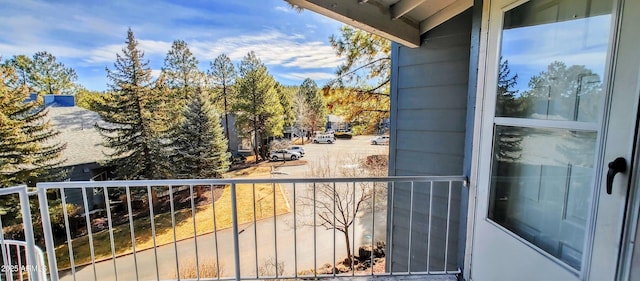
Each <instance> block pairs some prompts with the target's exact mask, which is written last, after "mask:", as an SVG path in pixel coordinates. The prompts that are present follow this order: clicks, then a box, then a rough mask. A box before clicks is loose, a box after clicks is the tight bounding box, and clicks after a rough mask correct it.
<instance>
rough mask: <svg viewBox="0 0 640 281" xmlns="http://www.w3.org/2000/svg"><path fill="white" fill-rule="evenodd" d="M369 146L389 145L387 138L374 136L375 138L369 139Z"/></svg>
mask: <svg viewBox="0 0 640 281" xmlns="http://www.w3.org/2000/svg"><path fill="white" fill-rule="evenodd" d="M371 144H373V145H378V144H389V136H376V137H375V138H372V139H371Z"/></svg>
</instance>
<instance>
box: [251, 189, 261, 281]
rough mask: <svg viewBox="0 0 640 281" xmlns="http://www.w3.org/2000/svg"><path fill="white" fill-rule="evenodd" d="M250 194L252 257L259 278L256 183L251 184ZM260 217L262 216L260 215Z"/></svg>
mask: <svg viewBox="0 0 640 281" xmlns="http://www.w3.org/2000/svg"><path fill="white" fill-rule="evenodd" d="M251 194H253V195H252V196H253V250H254V251H255V252H254V257H255V259H256V278H259V277H260V276H259V274H260V270H259V268H258V267H259V263H258V227H257V226H258V223H257V222H258V220H257V216H258V213H257V211H256V203H257V202H256V200H257V199H256V184H255V183H253V184H251ZM260 214H262V204H261V205H260ZM260 218H262V215H261V216H260Z"/></svg>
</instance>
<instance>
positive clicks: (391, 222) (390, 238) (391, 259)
mask: <svg viewBox="0 0 640 281" xmlns="http://www.w3.org/2000/svg"><path fill="white" fill-rule="evenodd" d="M395 186H396V182H391V200H389V201H388V202H391V209H390V211H389V212H390V216H391V218H390V219H389V224H390V225H388V226H387V228H388V229H390V231H389V245H388V246H389V265H388V266H387V268H389V274H391V275H393V208H394V198H393V197H394V193H395V189H396V188H395ZM387 208H388V207H387Z"/></svg>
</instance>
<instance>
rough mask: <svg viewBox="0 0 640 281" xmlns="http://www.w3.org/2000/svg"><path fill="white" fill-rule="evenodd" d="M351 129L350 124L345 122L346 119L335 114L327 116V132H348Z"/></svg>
mask: <svg viewBox="0 0 640 281" xmlns="http://www.w3.org/2000/svg"><path fill="white" fill-rule="evenodd" d="M349 128H350V125H349V123H348V122H346V121H344V118H342V117H340V116H338V115H333V114H329V115H327V124H326V125H325V129H326V130H334V131H338V130H348V129H349Z"/></svg>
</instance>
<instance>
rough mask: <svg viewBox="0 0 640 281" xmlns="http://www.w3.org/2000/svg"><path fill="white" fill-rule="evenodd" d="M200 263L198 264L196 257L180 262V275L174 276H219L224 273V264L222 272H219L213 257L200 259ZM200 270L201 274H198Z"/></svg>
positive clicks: (221, 268)
mask: <svg viewBox="0 0 640 281" xmlns="http://www.w3.org/2000/svg"><path fill="white" fill-rule="evenodd" d="M199 261H200V263H199V264H198V266H196V261H195V259H191V260H188V261H186V262H181V263H180V276H175V273H174V276H173V278H175V279H186V278H193V279H195V278H198V277H200V278H218V277H221V276H222V275H223V274H224V266H223V265H222V264H221V265H220V272H218V266H217V265H216V262H215V261H213V260H212V259H205V260H204V261H203V260H199ZM198 271H199V273H200V274H198Z"/></svg>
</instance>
